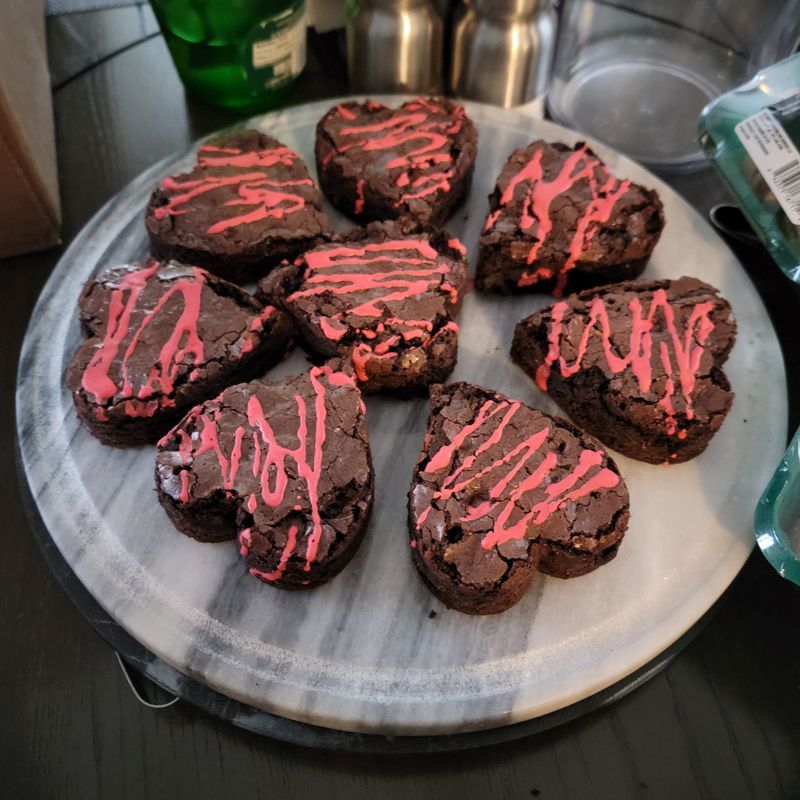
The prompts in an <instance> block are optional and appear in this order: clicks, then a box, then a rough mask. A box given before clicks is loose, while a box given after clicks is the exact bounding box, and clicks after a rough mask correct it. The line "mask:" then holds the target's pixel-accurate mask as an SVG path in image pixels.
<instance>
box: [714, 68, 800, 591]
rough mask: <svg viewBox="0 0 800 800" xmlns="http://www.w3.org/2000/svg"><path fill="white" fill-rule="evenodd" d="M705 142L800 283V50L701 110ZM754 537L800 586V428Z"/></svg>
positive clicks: (762, 504)
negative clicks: (799, 52)
mask: <svg viewBox="0 0 800 800" xmlns="http://www.w3.org/2000/svg"><path fill="white" fill-rule="evenodd" d="M698 127H699V131H700V143H701V145H702V146H703V149H704V150H705V152H706V154H707V155H708V156H709V158H710V159H711V160H712V161H713V162H714V164H715V165H716V167H717V169H718V170H719V172H720V174H721V175H722V177H723V178H724V180H725V181H726V182H727V184H728V186H730V188H731V190H732V191H733V193H734V194H735V195H736V197H737V198H738V200H739V205H740V207H741V209H742V211H743V212H744V214H745V216H746V217H747V218H748V220H749V221H750V224H751V225H752V226H753V229H754V230H755V231H756V233H757V234H758V235H759V237H760V238H761V241H762V242H763V243H764V245H765V247H766V248H767V250H769V252H770V254H771V255H772V257H773V258H774V259H775V261H776V262H777V263H778V266H780V268H781V269H782V270H783V272H785V273H786V275H788V276H789V277H790V278H791V279H792V280H793V281H795V282H797V283H800V54H798V55H795V56H792V57H791V58H787V59H786V60H785V61H781V62H779V63H778V64H775V66H773V67H769V68H768V69H765V70H763V71H762V72H760V73H759V74H758V75H756V76H755V77H754V78H753V80H751V81H750V82H749V83H746V84H745V85H744V86H741V87H740V88H738V89H736V90H734V91H733V92H729V93H728V94H724V95H722V97H720V98H718V99H717V100H715V101H714V102H713V103H710V104H709V105H707V106H706V107H705V108H704V109H703V113H702V114H701V115H700V120H699V122H698ZM755 529H756V541H757V542H758V545H759V547H760V548H761V551H762V552H763V553H764V555H765V556H766V558H767V560H768V561H769V562H770V564H772V566H773V567H774V568H775V569H776V570H777V572H778V573H779V574H780V575H782V576H783V577H784V578H787V579H788V580H790V581H792V582H793V583H795V584H798V585H800V430H798V432H797V433H795V436H794V438H793V439H792V442H791V444H790V445H789V449H788V450H787V451H786V454H785V455H784V457H783V460H782V461H781V463H780V464H779V465H778V469H777V470H776V471H775V474H774V475H773V477H772V480H771V481H770V483H769V485H768V486H767V488H766V489H765V491H764V494H763V495H762V496H761V499H760V501H759V503H758V506H757V507H756V511H755Z"/></svg>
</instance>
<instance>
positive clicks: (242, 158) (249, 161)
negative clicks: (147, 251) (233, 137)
mask: <svg viewBox="0 0 800 800" xmlns="http://www.w3.org/2000/svg"><path fill="white" fill-rule="evenodd" d="M299 159H300V156H298V155H297V153H295V152H294V151H293V150H290V149H289V148H288V147H285V146H283V145H281V146H279V147H275V148H270V149H266V150H253V151H242V150H240V149H238V148H233V147H228V148H219V147H213V146H211V145H204V146H203V147H201V148H200V150H199V152H198V158H197V166H198V167H201V168H214V167H226V168H231V167H234V168H241V169H243V170H250V171H246V172H240V173H236V174H233V175H216V174H208V175H204V176H203V177H202V178H196V179H188V180H184V181H179V180H178V179H177V178H176V177H175V176H169V177H167V178H164V180H163V181H162V182H161V188H162V189H164V190H165V191H167V192H170V193H172V194H171V195H170V196H169V199H168V201H167V204H166V205H163V206H159V207H157V208H155V209H154V211H153V214H154V216H155V218H156V219H157V220H161V219H164V218H165V217H168V216H176V215H178V214H186V213H188V212H189V211H191V210H192V205H191V201H192V200H194V198H196V197H198V196H200V195H203V194H206V193H207V192H213V191H215V190H217V189H224V188H228V187H230V188H233V189H235V190H236V192H237V194H238V197H235V198H232V199H230V200H227V201H226V202H225V203H224V204H223V205H224V206H226V207H227V206H232V207H239V206H253V207H254V208H253V210H252V211H249V212H247V213H244V214H238V215H234V216H230V217H227V218H225V219H221V220H219V221H218V222H215V223H214V224H212V225H210V226H209V227H208V229H207V230H206V233H209V234H212V235H214V234H218V233H222V232H223V231H225V230H228V229H229V228H235V227H238V226H239V225H249V224H252V223H254V222H260V221H262V220H265V219H270V218H272V219H283V218H284V217H286V216H288V215H290V214H294V213H295V212H297V211H300V210H301V209H302V208H303V207H304V206H305V204H306V201H305V199H304V198H303V196H302V195H300V194H297V193H295V192H287V191H283V189H285V188H286V187H292V186H313V181H312V180H311V178H301V179H298V180H287V181H277V180H271V179H270V178H269V175H268V173H267V172H266V170H268V169H270V168H271V167H274V166H276V165H279V164H280V165H282V166H285V167H291V166H292V165H293V164H294V163H295V162H296V161H298V160H299Z"/></svg>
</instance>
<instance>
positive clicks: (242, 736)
mask: <svg viewBox="0 0 800 800" xmlns="http://www.w3.org/2000/svg"><path fill="white" fill-rule="evenodd" d="M48 27H49V31H48V32H49V46H50V60H51V68H52V74H53V88H54V102H55V114H56V125H57V137H58V156H59V172H60V177H61V192H62V199H63V206H64V228H63V230H64V241H65V243H67V242H69V241H70V239H71V238H72V237H73V236H74V235H75V233H76V232H77V231H78V230H79V229H80V227H81V226H82V225H83V224H84V223H85V222H86V221H87V220H88V219H89V217H90V216H91V214H92V213H93V212H94V211H96V210H97V208H99V207H100V205H101V204H102V203H103V202H104V201H105V200H107V199H108V198H109V197H111V196H112V195H113V194H114V193H115V192H117V191H118V190H119V189H121V188H122V187H123V186H124V185H125V184H126V183H127V182H128V181H129V180H130V179H132V178H133V177H135V176H136V175H137V173H139V172H140V171H141V170H143V169H144V168H145V167H147V166H149V165H150V164H152V163H153V162H154V161H156V160H158V159H160V158H162V157H164V156H166V155H169V154H170V153H171V152H173V151H174V150H177V149H179V148H181V147H183V146H184V145H185V144H186V143H187V142H188V141H189V140H191V139H192V138H194V137H197V136H199V135H202V134H204V133H207V132H209V131H211V130H214V129H216V128H219V127H221V126H224V125H225V124H227V123H229V122H231V121H232V119H233V118H232V117H231V116H230V115H228V114H225V113H222V112H217V111H214V110H211V109H208V108H204V107H202V106H199V105H195V104H193V103H191V102H188V103H187V101H186V100H185V98H184V95H183V91H182V89H181V86H180V83H179V81H178V79H177V77H176V75H175V73H174V70H173V68H172V65H171V62H170V61H169V57H168V54H167V51H166V48H165V46H164V43H163V41H162V39H161V37H160V36H159V35H158V33H157V29H156V27H155V24H154V22H153V20H152V17H151V16H150V14H149V11H148V10H146V9H142V8H122V9H114V10H107V11H102V12H91V13H87V14H81V15H74V16H70V17H59V18H55V19H51V20H49V23H48ZM311 44H312V47H311V57H310V64H309V68H308V70H307V72H306V73H305V75H304V77H303V78H302V81H301V85H300V86H299V88H298V92H297V95H296V97H295V99H296V101H297V102H303V101H305V100H311V99H317V98H320V97H327V96H333V95H335V94H341V93H346V91H347V89H346V79H345V74H344V66H343V64H342V62H341V55H340V52H339V49H338V46H337V41H336V38H335V36H323V37H316V36H315V37H313V39H312V43H311ZM673 184H674V185H675V186H676V188H677V189H678V190H679V191H681V192H683V194H684V195H685V196H686V197H687V198H688V199H689V200H690V201H691V202H693V203H694V204H695V205H696V206H697V207H698V208H699V209H700V210H701V211H707V210H708V208H709V207H710V206H711V205H712V204H713V203H714V202H716V201H718V200H719V199H723V198H724V197H725V194H724V191H723V189H722V187H721V186H720V184H719V183H718V182H717V179H716V178H715V177H714V175H713V174H712V173H710V172H709V171H703V172H700V173H697V174H695V175H693V176H691V177H689V178H683V179H680V180H677V179H676V180H675V181H673ZM59 254H60V252H59V251H58V250H56V251H50V252H47V253H42V254H38V255H31V256H26V257H21V258H15V259H9V260H6V261H5V262H3V263H2V264H0V274H2V278H3V284H2V285H3V289H2V291H1V292H0V337H1V338H0V341H2V342H3V347H2V349H0V369H2V381H0V392H2V416H1V417H0V435H1V436H2V443H3V449H2V453H1V454H0V508H2V513H3V525H2V538H3V547H2V557H0V587H2V601H0V797H2V798H9V799H14V800H16V799H17V798H25V799H26V800H27V799H28V798H31V799H32V798H48V800H49V799H50V798H62V797H63V798H78V799H79V800H88V798H95V797H97V798H103V799H104V800H105V799H106V798H132V800H143V798H173V797H178V798H183V797H190V798H193V800H202V798H222V797H242V798H245V797H247V798H250V797H259V798H270V800H276V798H283V797H291V798H303V799H304V800H305V799H306V798H309V799H310V798H316V797H325V798H361V797H364V798H408V797H411V798H424V797H432V798H434V797H435V798H437V799H438V800H444V799H445V798H450V797H453V798H476V799H477V798H480V800H487V798H528V797H540V798H543V799H546V798H572V797H577V798H584V797H598V798H627V797H646V798H650V797H652V798H662V797H663V798H670V800H672V799H673V798H690V797H713V798H725V800H734V799H735V798H740V797H741V798H778V797H780V798H784V797H792V796H800V593H798V592H797V591H796V590H795V589H794V588H793V587H792V586H790V585H789V584H788V583H786V582H784V581H783V580H781V579H780V578H779V577H778V576H777V575H776V574H775V573H774V572H772V570H771V568H769V567H768V566H767V565H766V562H765V561H764V560H763V558H762V557H761V555H760V554H759V553H754V554H753V556H752V557H751V558H750V561H749V562H748V564H747V565H746V567H745V568H744V569H743V571H742V573H741V574H740V576H739V577H738V578H737V580H736V581H735V582H734V584H733V586H732V587H731V589H730V590H729V591H728V593H727V594H726V596H725V597H724V599H723V600H722V602H721V603H720V606H719V610H718V612H717V614H716V615H715V616H714V618H713V619H712V621H711V622H710V623H709V624H708V625H707V626H706V628H705V629H704V630H702V631H701V632H700V633H699V634H698V636H697V637H696V638H695V640H694V641H693V642H692V643H691V644H690V645H689V646H688V647H687V648H686V649H685V650H684V651H683V653H681V654H680V655H679V656H678V657H677V658H676V659H675V660H674V661H673V662H672V664H671V665H670V666H669V667H668V668H667V669H665V670H664V671H663V672H661V673H660V674H659V675H658V676H656V677H655V678H653V679H652V680H651V681H649V682H648V683H646V684H645V685H643V686H642V687H640V688H639V689H637V690H636V691H634V692H633V693H632V694H630V695H628V696H627V697H625V698H623V699H622V700H620V701H619V702H617V703H616V704H615V705H613V706H611V707H608V708H606V709H601V710H598V711H595V712H592V713H590V714H588V715H587V716H584V717H583V718H581V719H579V720H577V721H574V722H572V723H569V724H567V725H564V726H562V727H560V728H557V729H555V730H552V731H549V732H547V733H544V734H540V735H537V736H533V737H529V738H527V739H522V740H519V741H516V742H513V743H511V744H505V745H499V746H493V747H487V748H483V749H480V750H477V751H472V752H465V753H457V754H450V755H437V756H375V755H372V756H366V755H364V756H360V755H349V754H331V753H325V752H319V751H313V750H309V749H304V748H300V747H294V746H289V745H285V744H281V743H279V742H275V741H271V740H268V739H265V738H261V737H258V736H255V735H252V734H248V733H245V732H243V731H241V730H237V729H235V728H233V727H232V726H229V725H227V724H224V723H222V722H219V721H218V720H216V719H214V718H212V717H210V716H208V715H206V714H204V713H202V712H200V711H198V710H196V709H195V708H193V707H191V706H188V705H186V704H184V703H178V704H177V705H176V706H174V707H172V708H170V709H168V710H165V711H152V710H149V709H146V708H144V707H143V706H141V705H140V704H139V703H138V702H137V701H136V700H135V699H134V697H133V696H132V695H131V693H130V691H129V689H128V687H127V686H126V684H125V682H124V680H123V678H122V675H121V674H120V671H119V668H118V666H117V662H116V660H115V657H114V654H113V652H112V651H111V650H110V648H109V647H108V646H107V645H106V644H105V643H104V641H103V640H102V639H101V638H100V637H99V636H98V635H97V634H96V633H95V632H94V631H93V630H92V628H91V627H90V625H89V624H88V623H87V622H86V621H85V620H84V619H83V618H82V617H81V615H80V614H79V613H78V611H77V610H76V609H75V608H74V606H73V605H72V603H71V602H70V601H69V600H68V599H67V597H66V596H65V595H64V593H63V592H62V591H61V589H60V588H59V587H58V585H57V584H56V582H55V580H54V578H53V577H52V576H51V575H50V573H49V572H48V569H47V567H46V566H45V564H44V561H43V560H42V557H41V556H40V554H39V552H38V550H37V547H36V545H35V543H34V540H33V537H32V535H31V532H30V526H29V523H28V520H27V519H26V516H25V513H24V510H23V507H22V503H21V499H20V488H19V484H18V477H17V474H16V466H15V462H14V447H13V441H14V422H13V411H14V384H15V371H16V363H17V357H18V352H19V346H20V342H21V340H22V337H23V335H24V331H25V326H26V324H27V321H28V317H29V315H30V311H31V309H32V307H33V304H34V302H35V300H36V297H37V295H38V293H39V290H40V288H41V286H42V284H43V283H44V281H45V280H46V278H47V276H48V274H49V272H50V270H51V269H52V267H53V265H54V264H55V262H56V260H57V259H58V256H59ZM739 254H740V256H741V257H743V259H744V261H745V263H746V266H747V267H748V270H749V271H750V273H751V276H752V277H753V279H754V282H755V283H756V285H757V286H758V290H759V291H760V292H761V293H762V295H763V296H764V297H765V300H766V301H767V302H768V305H769V307H770V311H771V313H772V315H773V319H774V322H775V324H776V327H777V328H778V331H779V335H780V336H781V340H782V342H783V343H784V353H785V357H786V360H787V367H788V369H789V376H790V400H791V414H790V417H791V418H790V424H791V427H792V429H793V428H794V426H795V425H797V423H798V400H799V399H800V383H799V381H800V365H799V364H798V352H799V350H798V348H797V347H796V345H795V344H794V343H795V341H796V335H795V321H796V319H797V317H798V309H800V295H799V293H798V290H797V287H795V286H794V285H793V284H790V283H789V282H788V281H786V280H785V279H783V277H782V276H781V275H780V274H779V272H778V270H777V268H775V267H774V265H773V264H771V263H770V262H768V261H766V260H764V258H763V256H761V255H760V254H759V252H758V251H757V250H746V249H742V250H740V251H739ZM753 380H758V376H757V375H754V376H753ZM763 391H770V387H767V386H765V387H763ZM742 457H743V458H746V457H747V454H745V453H743V454H742Z"/></svg>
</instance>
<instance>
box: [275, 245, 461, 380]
mask: <svg viewBox="0 0 800 800" xmlns="http://www.w3.org/2000/svg"><path fill="white" fill-rule="evenodd" d="M398 254H399V255H398ZM398 259H402V262H403V266H404V269H388V268H389V267H391V266H392V265H393V262H394V261H395V260H398ZM438 259H439V253H438V252H437V250H436V249H435V248H434V247H433V246H432V245H431V244H430V242H428V241H426V240H424V239H399V240H391V241H387V242H371V243H368V244H365V245H364V246H361V247H356V246H337V247H329V248H320V249H317V250H312V251H311V252H309V253H307V254H306V256H305V265H306V271H305V275H304V278H303V285H304V287H305V288H301V289H298V290H297V291H296V292H293V293H292V294H290V295H289V296H288V298H287V301H288V302H292V301H294V300H297V299H298V298H302V297H312V296H318V295H329V294H336V295H344V296H346V295H354V296H357V297H359V299H360V298H361V297H363V295H364V294H369V293H375V294H374V296H372V297H368V299H362V300H361V302H357V301H355V300H354V301H353V304H352V305H350V306H349V307H347V308H345V309H344V310H342V311H340V312H337V313H336V314H334V315H332V316H318V317H316V318H315V319H316V322H317V324H318V325H319V326H320V330H321V332H322V334H323V335H324V336H325V337H326V338H327V339H329V340H330V341H333V342H339V341H341V340H342V339H343V338H344V337H345V336H346V335H347V333H348V331H349V330H350V327H351V326H350V324H348V321H347V318H348V317H350V318H356V323H355V328H354V330H355V333H356V334H357V335H360V336H361V337H362V341H358V342H356V343H355V344H353V345H352V349H351V358H352V361H353V367H354V369H355V372H356V376H357V377H358V379H359V380H360V381H362V382H366V381H367V380H368V379H369V374H368V369H367V366H368V363H369V361H370V360H372V359H374V358H396V357H397V352H396V351H395V350H392V348H396V347H397V346H398V345H399V344H400V343H401V342H410V341H413V340H415V339H418V340H420V346H421V347H429V346H430V344H431V342H432V341H433V338H434V337H433V335H427V332H430V331H432V328H433V325H432V323H431V322H430V321H427V320H404V319H401V318H399V317H396V316H394V315H393V314H392V304H394V303H401V302H402V301H403V300H405V299H408V298H413V297H416V296H419V295H421V294H424V293H426V292H430V291H435V290H437V289H441V290H443V291H447V292H449V294H450V302H452V303H453V304H455V303H457V302H458V291H457V290H456V289H455V287H453V286H451V285H450V284H449V283H447V281H446V280H445V278H446V277H447V276H448V275H449V273H450V269H451V267H450V265H449V264H448V263H447V262H446V261H440V260H438ZM381 264H386V265H387V270H386V271H381V272H378V271H359V270H363V269H364V268H367V269H369V268H370V267H372V266H374V265H381ZM358 318H365V319H368V320H369V319H376V320H380V322H378V324H377V325H375V328H374V330H373V329H372V328H370V327H367V326H366V324H364V325H361V326H360V323H359V322H358ZM387 325H391V326H393V328H394V329H395V330H396V333H391V334H390V335H389V336H388V337H387V338H386V339H385V340H384V341H381V342H376V343H375V344H374V345H373V344H370V343H368V342H367V341H363V340H373V339H375V338H376V337H377V336H378V335H379V334H383V333H385V332H386V326H387Z"/></svg>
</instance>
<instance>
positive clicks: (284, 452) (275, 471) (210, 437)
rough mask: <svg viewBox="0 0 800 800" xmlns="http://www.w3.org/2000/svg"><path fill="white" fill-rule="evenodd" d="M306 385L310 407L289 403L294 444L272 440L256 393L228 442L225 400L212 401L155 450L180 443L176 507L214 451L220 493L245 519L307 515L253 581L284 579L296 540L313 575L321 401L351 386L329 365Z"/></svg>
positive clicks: (248, 535)
mask: <svg viewBox="0 0 800 800" xmlns="http://www.w3.org/2000/svg"><path fill="white" fill-rule="evenodd" d="M308 379H309V382H310V384H311V388H312V390H313V399H312V401H311V404H310V406H309V404H308V403H307V402H306V398H305V397H303V396H302V395H301V394H299V393H298V394H295V396H294V404H295V406H296V420H297V422H296V436H295V439H296V443H294V442H292V443H286V442H283V441H279V440H278V437H277V435H276V433H275V431H274V430H273V427H272V425H271V424H270V417H271V412H272V410H271V409H269V408H264V406H263V405H262V403H261V401H260V400H259V397H258V395H257V393H252V394H250V396H249V397H248V400H247V419H246V423H242V424H239V425H237V426H236V427H235V428H234V429H233V435H232V437H230V441H225V442H221V441H220V424H221V421H222V418H223V416H224V415H225V414H226V413H227V412H226V409H225V407H224V393H223V395H221V396H220V397H219V398H217V400H216V401H213V402H211V403H207V404H206V405H204V406H198V407H197V408H195V409H194V411H193V412H192V413H191V415H190V417H189V419H188V420H185V421H184V422H183V423H181V426H179V427H177V428H175V429H174V430H173V431H172V432H170V433H169V434H168V435H167V436H166V437H164V439H162V440H161V442H160V443H159V444H160V445H161V446H164V445H166V444H167V443H168V442H169V440H170V439H172V438H177V440H178V451H177V452H178V461H179V463H178V466H179V467H182V469H181V472H180V476H181V491H180V495H179V500H180V502H182V503H187V502H190V500H191V494H190V484H191V479H190V477H189V476H190V469H191V466H192V464H193V462H194V460H195V459H197V458H198V457H200V456H201V455H203V454H204V453H208V452H212V453H213V454H214V456H215V459H216V463H217V465H218V467H219V485H220V488H222V489H225V490H226V491H230V492H232V496H233V495H238V496H240V497H242V501H243V504H244V508H245V509H247V511H248V512H249V513H250V514H251V515H253V514H255V513H256V512H257V509H258V506H259V505H260V504H264V505H266V506H268V507H270V508H278V507H280V506H288V507H291V508H292V509H293V510H296V511H301V510H303V508H306V509H307V511H306V514H307V516H308V517H309V527H308V528H307V529H306V530H305V531H303V532H302V534H303V535H302V536H301V531H300V529H299V528H298V526H297V525H296V524H295V523H291V524H290V525H289V527H288V529H287V540H286V543H285V545H284V547H283V550H282V553H281V556H280V558H279V562H278V564H277V566H276V568H275V570H273V571H272V572H269V573H267V572H263V571H261V570H258V569H251V570H250V573H251V574H252V575H254V576H256V577H258V578H260V579H261V580H264V581H267V582H273V581H276V580H278V579H279V578H280V577H281V576H282V575H283V573H284V571H285V569H286V565H287V563H288V560H289V558H290V557H291V555H292V554H293V553H294V552H295V550H296V549H297V548H298V546H299V544H298V543H299V542H301V540H302V542H304V549H303V558H304V559H305V564H304V567H303V570H304V571H305V572H309V571H310V570H311V566H312V564H313V563H314V561H315V560H316V558H317V554H318V549H319V542H320V538H321V536H322V529H323V521H322V518H321V516H320V510H319V482H320V476H321V473H322V465H323V458H324V449H325V441H326V433H325V424H326V415H327V411H326V402H332V401H331V400H330V399H329V396H328V395H329V389H330V388H333V389H335V388H338V387H343V386H350V387H355V382H354V380H353V378H352V377H350V376H349V375H347V374H346V373H343V372H337V371H335V370H333V369H332V368H331V367H329V366H327V365H326V366H322V367H314V368H312V369H311V370H309V372H308ZM189 424H191V425H192V426H194V427H196V431H197V432H196V434H194V435H192V436H190V435H189V434H187V432H186V430H185V427H186V426H187V425H189ZM226 438H228V437H226ZM248 471H249V473H250V476H252V478H256V479H257V483H258V491H256V492H250V491H247V492H245V493H244V494H243V489H242V487H246V486H251V485H252V480H251V479H248V476H247V472H248ZM184 476H186V477H185V478H184ZM252 535H253V533H252V528H251V526H248V527H246V528H244V529H243V530H242V531H240V533H239V546H240V552H241V554H242V555H243V556H246V555H248V553H249V551H250V549H251V548H252Z"/></svg>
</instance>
